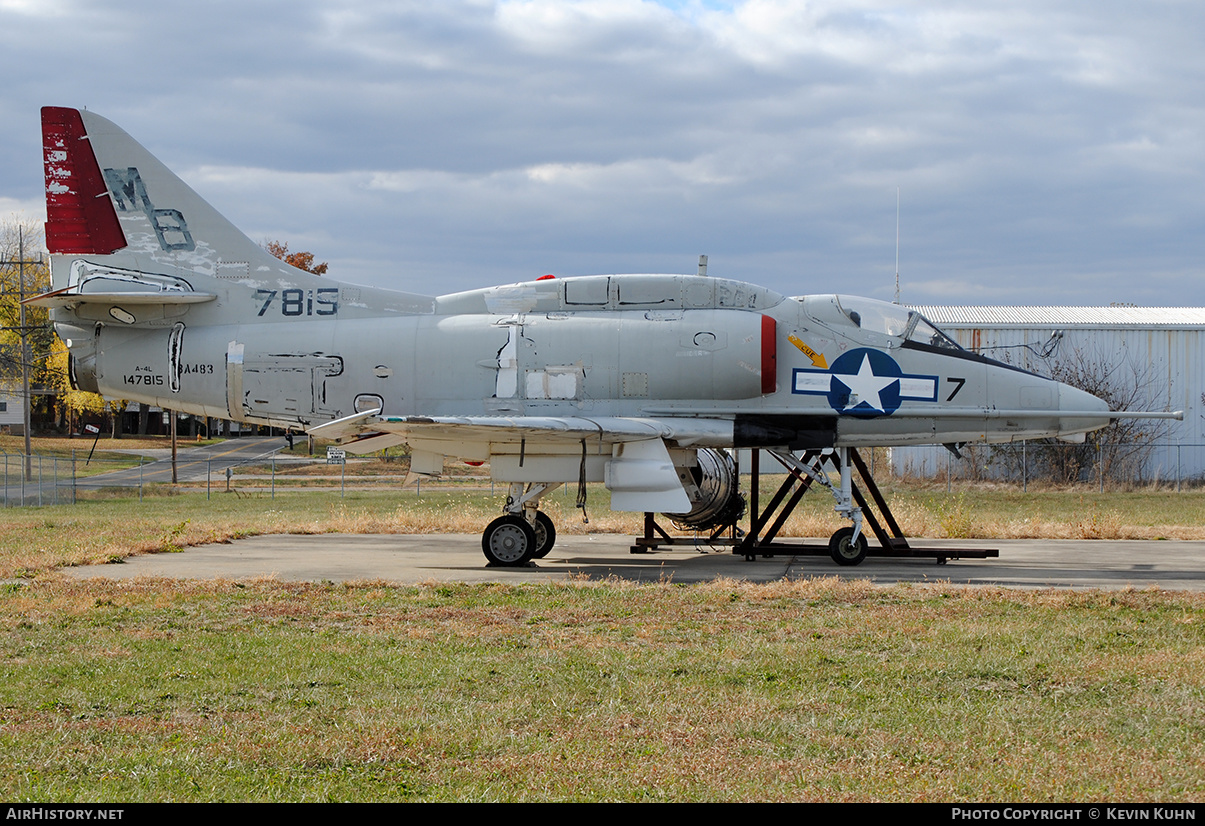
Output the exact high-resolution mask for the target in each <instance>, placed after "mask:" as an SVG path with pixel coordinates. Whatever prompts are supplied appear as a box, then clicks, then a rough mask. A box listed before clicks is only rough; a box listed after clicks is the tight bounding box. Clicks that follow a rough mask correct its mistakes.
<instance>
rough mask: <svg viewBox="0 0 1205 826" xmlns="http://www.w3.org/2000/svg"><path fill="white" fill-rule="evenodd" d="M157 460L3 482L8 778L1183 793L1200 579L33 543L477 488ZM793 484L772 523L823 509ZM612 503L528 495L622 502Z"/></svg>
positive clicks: (518, 795)
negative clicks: (300, 564)
mask: <svg viewBox="0 0 1205 826" xmlns="http://www.w3.org/2000/svg"><path fill="white" fill-rule="evenodd" d="M171 491H172V489H170V488H166V487H165V488H160V489H157V490H155V491H153V492H148V495H147V496H146V497H145V498H144V501H143V502H141V503H139V502H138V501H137V499H131V498H130V496H129V493H128V492H126V493H124V494H114V493H109V494H105V495H104V496H102V497H101V498H98V499H96V500H90V501H81V502H80V503H79V504H76V505H72V506H58V507H46V508H10V509H7V510H3V511H0V578H6V579H8V580H9V584H7V585H3V586H0V795H3V797H4V798H5V799H9V800H41V801H50V800H53V801H63V802H66V801H142V800H148V801H153V800H198V801H210V800H265V801H271V800H289V801H305V800H413V801H473V800H491V801H492V800H503V801H508V800H527V801H544V800H587V801H588V800H631V801H659V800H670V801H712V800H730V801H746V800H768V801H774V800H787V801H794V800H881V801H1102V802H1122V801H1161V802H1162V801H1167V802H1172V801H1199V800H1201V799H1205V595H1200V594H1184V593H1161V592H1154V591H1151V592H1148V591H1141V592H1138V591H1122V592H1110V593H1083V592H1057V591H1039V592H1022V591H1007V590H1002V589H1000V590H996V589H973V590H972V589H960V588H955V587H952V586H948V585H942V584H935V585H931V586H930V585H926V586H903V585H901V586H896V587H892V588H882V587H876V586H871V585H869V584H868V583H865V582H859V581H847V582H840V581H838V580H836V579H817V580H812V581H802V582H783V583H776V584H772V585H752V584H747V583H737V582H730V581H721V582H713V583H708V584H704V585H694V586H686V587H684V586H677V585H671V584H668V583H661V584H651V585H635V584H632V583H626V582H621V581H603V582H591V581H573V582H568V583H563V584H545V585H524V586H503V585H480V586H469V585H447V584H439V585H435V584H431V585H425V586H419V587H398V586H392V585H388V584H385V583H374V582H364V583H352V584H348V585H302V584H286V583H279V582H274V581H252V582H230V581H212V582H204V583H183V582H174V581H162V580H141V581H133V582H124V583H116V582H105V581H91V582H79V583H77V582H69V581H67V580H65V579H64V578H62V577H59V576H58V575H57V574H56V573H55V569H56V568H57V567H59V566H62V565H71V564H80V563H84V562H96V561H104V560H107V559H116V558H121V557H124V556H128V555H130V554H133V553H141V552H172V551H178V550H180V549H182V548H183V547H185V546H187V545H190V544H196V543H200V542H207V541H226V540H228V539H232V538H236V537H239V536H245V535H249V534H253V533H267V532H325V531H356V532H405V533H414V532H419V533H433V532H446V531H457V532H471V533H476V532H478V531H479V530H480V528H481V525H482V524H484V522H485V521H486V520H487V519H489V518H491V517H492V516H493V515H494V514H496V513H497V511H498V506H499V502H498V501H497V498H496V497H495V498H490V497H489V496H488V491H482V490H465V489H462V488H455V487H453V488H447V489H430V488H427V487H424V489H423V492H422V495H421V496H416V495H415V494H414V492H412V491H408V492H404V493H398V492H397V491H354V492H350V493H348V495H347V496H346V497H344V498H341V497H339V495H338V493H337V491H336V492H331V491H323V492H319V491H308V490H297V491H290V492H287V493H286V492H278V495H277V496H276V498H275V499H272V498H270V496H269V494H268V493H267V492H266V491H264V490H262V489H260V490H254V491H251V492H248V491H247V490H243V491H242V492H241V493H237V494H215V495H214V496H213V497H212V498H211V499H209V500H207V499H206V498H205V495H204V493H184V494H178V493H172V492H171ZM889 495H890V497H891V498H892V501H893V506H894V507H895V509H896V512H897V514H899V515H900V516H901V517H902V518H903V520H904V523H905V528H906V530H907V531H908V532H909V533H912V534H914V535H931V536H949V535H954V536H979V535H983V536H1008V535H1037V536H1041V535H1051V536H1067V535H1070V536H1137V537H1148V538H1154V537H1161V536H1167V537H1173V536H1179V537H1185V538H1188V537H1202V536H1205V531H1203V529H1202V525H1205V494H1202V493H1201V492H1198V491H1186V492H1184V493H1179V494H1177V493H1174V492H1168V491H1155V490H1152V491H1137V492H1130V493H1106V494H1105V495H1103V496H1101V495H1100V494H1098V493H1096V492H1095V491H1075V490H1071V491H1044V492H1031V493H1030V494H1027V495H1023V494H1020V493H1019V492H1016V491H1009V490H995V491H993V490H985V489H978V488H966V489H962V490H956V491H955V493H954V495H953V496H947V495H946V494H945V491H944V487H943V489H941V490H926V489H923V488H915V487H911V488H909V487H898V488H893V489H891V490H890V494H889ZM808 500H810V501H808ZM805 501H807V502H808V503H807V504H806V506H805V507H803V508H801V511H802V513H800V514H799V515H798V517H797V521H796V522H793V523H792V526H791V527H792V532H796V533H798V532H803V533H810V534H812V535H821V536H823V535H826V534H827V533H828V532H831V530H832V529H833V527H835V526H837V525H839V524H840V522H839V521H838V520H837V519H836V517H835V516H834V515H833V514H831V512H830V511H831V503H830V502H829V501H828V500H827V499H826V498H825V497H821V496H809V497H808V498H807V499H806V500H805ZM605 505H606V497H605V491H603V490H595V489H593V488H592V489H591V492H590V517H591V521H590V524H589V525H588V526H587V525H582V524H581V521H580V518H579V517H578V516H577V514H576V512H575V510H574V508H573V507H572V494H571V493H566V492H563V491H561V492H558V493H557V494H556V495H555V496H554V497H553V498H552V499H551V501H550V502H549V508H548V509H549V511H550V512H551V513H552V514H553V516H554V518H556V520H557V524H558V530H560V531H561V532H563V533H573V532H583V531H586V530H599V531H627V532H633V531H636V530H637V528H638V516H636V515H633V514H611V513H609V512H608V511H607V510H606V508H605Z"/></svg>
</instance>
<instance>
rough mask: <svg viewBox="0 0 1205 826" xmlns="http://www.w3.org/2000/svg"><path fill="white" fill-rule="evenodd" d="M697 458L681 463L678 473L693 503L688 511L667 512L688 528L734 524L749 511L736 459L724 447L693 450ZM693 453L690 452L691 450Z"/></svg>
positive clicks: (680, 525) (706, 527)
mask: <svg viewBox="0 0 1205 826" xmlns="http://www.w3.org/2000/svg"><path fill="white" fill-rule="evenodd" d="M692 453H693V454H694V455H693V457H689V458H692V459H693V462H691V463H690V464H688V465H686V466H679V467H678V477H679V478H680V479H681V480H682V486H683V487H684V488H686V495H687V496H688V497H690V501H691V504H692V505H693V507H692V508H691V509H690V511H689V512H687V513H667V514H666V516H668V517H669V518H670V519H672V520H673V523H674V525H675V526H677V527H678V528H680V529H681V530H687V531H710V530H714V529H716V528H719V527H721V526H723V525H731V524H732V523H733V522H735V521H736V520H738V519H740V518H741V517H742V516H743V515H744V513H745V497H744V496H742V495H741V492H740V489H739V488H740V477H739V476H738V475H737V469H736V461H735V460H733V458H732V456H731V455H730V454H729V453H728V452H727V451H724V450H714V449H711V448H701V449H699V450H697V451H692ZM688 456H689V454H688Z"/></svg>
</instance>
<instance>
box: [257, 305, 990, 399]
mask: <svg viewBox="0 0 1205 826" xmlns="http://www.w3.org/2000/svg"><path fill="white" fill-rule="evenodd" d="M260 315H263V313H261V314H260ZM946 381H955V382H958V386H957V387H955V388H954V389H953V390H952V391H950V395H948V396H946V401H952V400H953V398H954V397H955V396H957V395H958V391H959V390H961V389H962V386H963V385H964V384H966V383H967V380H966V379H956V378H953V377H951V376H947V377H946Z"/></svg>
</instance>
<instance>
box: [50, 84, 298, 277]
mask: <svg viewBox="0 0 1205 826" xmlns="http://www.w3.org/2000/svg"><path fill="white" fill-rule="evenodd" d="M42 142H43V145H44V147H45V148H44V153H45V163H46V212H47V221H46V240H47V245H48V247H49V249H50V251H51V252H52V253H56V254H66V255H88V256H99V255H112V254H114V253H118V254H119V255H120V256H122V257H123V258H127V257H129V256H137V258H138V261H139V262H140V263H139V267H143V266H149V265H151V264H154V265H156V266H157V267H160V268H162V267H174V268H176V269H177V270H183V271H185V272H193V273H202V274H206V275H211V276H217V275H219V274H220V273H222V272H223V271H231V270H232V268H233V269H236V270H238V271H240V272H242V273H244V274H245V273H247V272H248V271H249V270H253V269H254V268H256V267H257V266H268V267H271V268H275V267H277V266H282V265H280V262H278V261H276V260H275V259H274V258H272V256H270V255H269V254H268V253H267V252H265V251H264V250H263V249H261V248H260V246H259V245H258V244H256V243H255V242H254V241H252V240H251V239H249V238H248V237H247V236H246V235H244V234H243V233H242V232H240V231H239V230H238V229H237V228H236V227H235V226H234V225H233V224H231V223H230V222H229V221H228V220H227V219H226V218H225V217H223V216H222V215H221V214H219V213H218V211H217V210H215V209H214V208H213V207H212V206H210V205H209V204H208V203H206V202H205V200H204V199H203V198H202V197H201V196H200V195H198V194H197V193H196V192H194V191H193V190H192V188H191V187H189V186H188V184H186V183H184V181H182V180H180V178H179V177H177V176H176V175H175V173H173V172H172V171H171V170H170V169H168V168H167V167H166V166H164V164H163V163H162V162H160V161H159V160H158V159H157V158H156V157H155V156H154V155H152V154H151V153H150V152H148V151H147V150H146V149H145V148H144V147H143V146H142V145H140V144H139V143H138V142H137V141H135V140H134V139H133V138H132V137H130V136H129V135H128V134H126V133H125V132H124V131H123V130H122V129H121V128H119V127H118V126H117V125H116V124H114V123H112V122H111V121H108V120H106V119H105V118H102V117H100V116H99V115H97V114H94V113H92V112H88V111H81V110H78V109H64V108H59V107H46V108H44V109H42Z"/></svg>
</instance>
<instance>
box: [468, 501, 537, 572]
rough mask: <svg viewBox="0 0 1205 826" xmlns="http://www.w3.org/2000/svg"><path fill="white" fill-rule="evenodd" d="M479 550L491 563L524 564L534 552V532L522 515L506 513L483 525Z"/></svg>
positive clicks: (509, 565) (502, 564)
mask: <svg viewBox="0 0 1205 826" xmlns="http://www.w3.org/2000/svg"><path fill="white" fill-rule="evenodd" d="M481 550H482V552H483V553H484V554H485V558H486V559H488V560H489V562H490V564H491V565H499V566H503V567H514V566H516V565H525V564H527V563H528V562H530V561H531V557H532V554H534V553H535V550H536V532H535V530H533V529H532V527H531V525H529V524H528V523H527V520H526V519H524V518H523V517H522V516H516V515H515V514H512V513H508V514H506V515H504V516H499V517H498V518H497V519H495V520H494V521H493V522H491V523H489V524H488V525H486V526H485V531H484V532H483V533H482V534H481Z"/></svg>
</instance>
